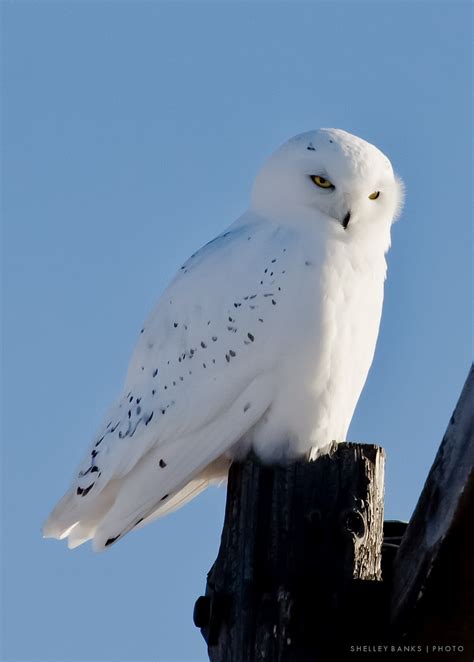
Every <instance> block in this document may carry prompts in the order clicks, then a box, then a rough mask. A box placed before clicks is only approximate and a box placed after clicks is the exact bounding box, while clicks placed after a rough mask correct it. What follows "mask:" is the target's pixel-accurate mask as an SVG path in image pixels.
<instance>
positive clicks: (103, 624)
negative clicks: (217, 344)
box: [2, 0, 472, 661]
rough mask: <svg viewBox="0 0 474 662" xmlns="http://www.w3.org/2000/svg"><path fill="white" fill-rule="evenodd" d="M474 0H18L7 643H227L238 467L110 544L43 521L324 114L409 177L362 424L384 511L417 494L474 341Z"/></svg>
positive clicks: (127, 650) (176, 646) (30, 650)
mask: <svg viewBox="0 0 474 662" xmlns="http://www.w3.org/2000/svg"><path fill="white" fill-rule="evenodd" d="M470 11H471V10H470V6H469V4H467V3H456V2H452V1H450V2H449V3H448V2H446V3H424V2H419V3H408V2H397V3H390V2H386V3H367V4H365V3H359V2H358V3H354V2H348V3H340V4H339V3H306V4H297V3H291V4H290V3H270V2H262V3H258V4H257V3H226V2H222V3H221V4H217V3H200V2H193V3H185V2H177V3H173V4H172V3H160V2H94V1H92V0H91V1H86V0H84V1H83V2H51V3H49V2H41V3H39V2H20V1H18V2H7V1H4V2H3V3H2V14H3V27H2V33H3V34H2V49H3V53H2V56H3V92H2V143H3V146H2V168H3V172H2V193H3V198H2V204H3V209H2V216H3V243H2V245H3V251H4V254H3V266H4V269H5V272H4V278H3V285H4V309H3V339H4V362H3V408H4V421H3V422H4V427H3V442H4V443H3V464H2V467H3V478H2V487H3V517H2V525H3V526H2V528H3V562H2V570H3V594H4V602H3V609H2V616H3V634H4V638H3V647H4V648H3V659H4V660H20V659H21V660H40V659H41V660H63V661H65V660H103V659H111V660H119V659H127V660H145V659H154V660H162V661H164V660H180V661H182V660H200V661H201V660H205V659H207V657H206V650H205V647H204V644H203V641H202V639H201V637H200V634H199V632H198V631H197V630H196V629H195V628H194V626H193V624H192V608H193V604H194V600H195V598H196V597H197V596H199V595H200V594H201V593H202V591H203V589H204V585H205V579H206V573H207V571H208V569H209V568H210V566H211V564H212V562H213V561H214V558H215V556H216V554H217V550H218V544H219V537H220V531H221V524H222V517H223V507H224V502H225V491H224V490H223V489H221V490H217V489H212V490H209V491H207V492H206V493H205V494H204V495H203V496H201V497H200V498H198V499H197V500H195V501H194V502H192V503H191V504H189V505H188V506H187V507H186V508H184V509H183V510H181V511H179V512H177V513H176V514H175V515H173V516H171V517H169V518H166V519H164V520H162V521H160V522H158V523H156V524H154V525H153V526H150V527H147V528H146V529H144V530H143V531H140V532H137V533H136V534H133V535H130V536H128V537H126V538H125V539H124V540H123V541H122V542H120V544H118V545H116V546H114V548H112V549H111V550H110V551H108V552H107V553H105V554H101V555H97V554H93V553H92V551H91V550H90V548H89V546H83V547H81V548H79V549H78V550H76V551H75V552H70V551H68V550H67V549H66V547H65V546H64V544H61V543H55V542H52V541H43V540H42V539H41V535H40V527H41V523H42V521H43V519H44V517H45V516H46V515H47V513H48V512H49V510H50V508H51V507H52V505H53V504H54V502H55V500H56V499H57V498H58V497H59V496H60V495H61V494H62V492H63V491H64V490H65V489H66V488H67V486H68V483H69V480H70V478H71V476H72V472H73V470H74V469H75V467H76V464H77V463H78V461H79V460H80V458H81V456H82V454H83V452H84V451H85V449H86V446H87V444H88V443H89V440H90V437H91V435H92V434H93V432H94V431H95V427H96V426H97V424H98V423H99V422H100V419H101V415H102V414H103V413H104V410H105V409H106V407H107V406H108V404H109V403H110V401H111V400H112V399H113V398H114V397H115V396H116V395H117V394H118V392H119V389H120V385H121V380H122V379H123V377H124V372H125V369H126V366H127V362H128V357H129V355H130V352H131V349H132V347H133V344H134V341H135V339H136V337H137V332H138V330H139V329H140V327H141V323H142V321H143V320H144V319H145V317H146V316H147V314H148V311H149V309H150V308H151V306H152V305H153V303H154V301H156V299H157V297H158V295H159V294H160V292H161V290H162V289H163V287H164V286H165V285H166V284H167V282H168V281H169V279H170V278H171V276H172V275H173V274H174V271H175V270H176V268H177V267H178V266H179V265H180V264H181V263H182V261H183V260H184V259H185V258H186V257H188V256H189V254H190V253H192V252H193V251H194V250H195V249H196V248H198V247H199V246H200V245H202V244H203V243H205V242H206V241H208V240H209V239H211V238H212V237H213V236H214V235H215V234H216V233H217V232H219V231H220V230H221V229H222V228H223V227H225V226H226V225H228V224H229V223H230V222H231V221H233V220H234V219H235V218H236V217H237V215H239V214H240V213H241V212H242V211H243V210H244V209H245V207H246V205H247V200H248V196H249V189H250V186H251V182H252V179H253V176H254V174H255V172H256V170H257V168H258V167H259V165H260V163H261V162H262V160H263V159H264V157H265V156H266V155H267V154H268V153H269V152H271V151H272V150H273V149H274V148H275V147H276V146H277V145H278V144H280V143H281V142H283V141H284V140H285V139H286V138H288V137H290V136H291V135H294V134H296V133H299V132H301V131H304V130H308V129H311V128H316V127H320V126H323V127H324V126H326V127H328V126H335V127H341V128H345V129H346V130H348V131H351V132H353V133H356V134H358V135H360V136H362V137H364V138H365V139H367V140H369V141H371V142H374V143H375V144H376V145H377V146H379V147H380V148H381V149H382V150H383V151H385V152H386V153H387V154H388V155H389V156H390V158H391V160H392V162H393V164H394V167H395V168H396V170H397V171H398V173H399V174H400V175H401V176H402V178H403V179H404V181H405V183H406V189H407V199H406V206H405V212H404V214H403V216H402V218H401V220H400V221H399V222H398V223H397V224H396V226H395V227H394V230H393V247H392V250H391V252H390V254H389V278H388V282H387V287H386V300H385V309H384V316H383V322H382V328H381V333H380V337H379V343H378V348H377V353H376V357H375V361H374V364H373V367H372V371H371V373H370V376H369V379H368V382H367V385H366V388H365V390H364V393H363V395H362V397H361V400H360V402H359V406H358V409H357V412H356V414H355V417H354V420H353V423H352V426H351V430H350V434H349V437H350V439H351V440H353V441H366V442H376V443H379V444H381V445H383V446H384V447H385V449H386V451H387V455H388V464H387V472H386V480H387V490H386V516H387V517H389V518H399V519H406V518H408V517H409V516H410V513H411V511H412V509H413V507H414V505H415V503H416V500H417V497H418V495H419V492H420V490H421V487H422V485H423V481H424V478H425V476H426V474H427V471H428V469H429V467H430V464H431V462H432V460H433V458H434V455H435V453H436V450H437V447H438V445H439V443H440V440H441V438H442V435H443V433H444V430H445V428H446V425H447V422H448V420H449V417H450V415H451V412H452V409H453V406H454V404H455V402H456V400H457V398H458V395H459V393H460V391H461V388H462V385H463V383H464V379H465V377H466V375H467V372H468V368H469V364H470V360H471V354H472V352H471V328H472V321H471V301H472V292H471V220H470V219H471V206H470V200H471V198H470V187H471V177H472V171H471V161H470V136H471V132H472V126H471V120H470V113H471V109H470V92H469V91H470V76H471V71H470V61H469V48H470V46H469V44H470Z"/></svg>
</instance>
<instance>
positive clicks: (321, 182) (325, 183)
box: [311, 175, 334, 188]
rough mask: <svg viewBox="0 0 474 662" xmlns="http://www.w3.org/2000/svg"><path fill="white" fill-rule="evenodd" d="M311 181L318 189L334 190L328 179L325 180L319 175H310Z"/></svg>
mask: <svg viewBox="0 0 474 662" xmlns="http://www.w3.org/2000/svg"><path fill="white" fill-rule="evenodd" d="M311 181H312V182H313V183H314V184H316V186H319V188H334V184H333V183H332V182H330V181H329V179H325V178H324V177H320V176H319V175H311Z"/></svg>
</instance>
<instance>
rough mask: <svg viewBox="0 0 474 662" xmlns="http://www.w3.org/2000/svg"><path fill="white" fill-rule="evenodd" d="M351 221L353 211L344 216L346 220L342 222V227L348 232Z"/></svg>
mask: <svg viewBox="0 0 474 662" xmlns="http://www.w3.org/2000/svg"><path fill="white" fill-rule="evenodd" d="M350 220H351V210H350V209H349V211H348V212H347V214H346V215H345V216H344V219H343V221H342V227H343V228H344V230H347V226H348V225H349V221H350Z"/></svg>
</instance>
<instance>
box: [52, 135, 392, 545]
mask: <svg viewBox="0 0 474 662" xmlns="http://www.w3.org/2000/svg"><path fill="white" fill-rule="evenodd" d="M402 198H403V188H402V185H401V182H400V180H399V179H398V178H397V177H396V176H395V175H394V173H393V170H392V166H391V164H390V161H389V160H388V159H387V157H386V156H385V155H384V154H382V152H380V151H379V150H378V149H377V148H376V147H374V146H373V145H371V144H369V143H367V142H365V141H364V140H362V139H360V138H358V137H356V136H353V135H351V134H349V133H347V132H345V131H342V130H340V129H321V130H318V131H310V132H308V133H304V134H300V135H298V136H296V137H294V138H292V139H291V140H289V141H288V142H286V143H285V144H283V145H282V146H281V147H280V148H279V149H278V150H277V151H276V152H275V153H274V154H273V155H272V156H271V157H270V158H269V159H268V161H267V162H266V163H265V164H264V166H263V168H262V169H261V171H260V173H259V174H258V176H257V178H256V181H255V184H254V189H253V193H252V200H251V205H250V207H249V209H248V210H247V211H246V212H245V213H244V214H243V215H242V216H241V217H240V218H239V219H237V220H236V221H235V222H234V223H233V224H232V225H231V226H230V227H228V228H227V229H226V230H225V231H224V232H223V233H222V234H220V235H219V236H217V237H216V238H215V239H214V240H212V241H211V242H209V243H208V244H207V245H206V246H204V247H203V248H201V249H200V250H199V251H198V252H197V253H195V254H194V255H193V256H192V257H191V258H190V259H189V260H188V261H187V262H186V263H185V264H184V265H183V266H182V267H181V269H180V270H179V272H178V274H177V275H176V277H175V278H174V280H173V281H172V282H171V284H170V285H169V286H168V288H167V289H166V290H165V291H164V293H163V294H162V296H161V298H160V300H159V301H158V304H157V305H156V308H155V310H154V311H153V312H152V314H151V316H150V317H149V319H148V321H147V322H146V323H145V325H144V328H143V330H142V332H141V334H140V337H139V340H138V343H137V346H136V348H135V351H134V353H133V357H132V360H131V363H130V366H129V370H128V374H127V377H126V380H125V386H124V388H123V392H122V394H121V395H120V397H119V398H118V400H117V402H116V403H115V404H114V405H113V407H112V408H111V409H110V411H109V412H108V414H107V416H106V417H105V419H104V423H103V426H101V428H100V430H99V433H98V435H97V436H96V437H95V438H94V440H93V442H92V445H91V447H90V449H89V451H88V453H87V455H86V457H85V459H84V462H83V463H82V465H81V466H80V468H79V470H78V473H77V474H76V477H75V479H74V481H73V484H72V486H71V488H70V490H69V491H68V492H67V493H66V494H65V496H64V497H63V498H62V499H61V501H60V502H59V503H58V505H57V506H56V508H55V509H54V510H53V512H52V513H51V515H50V516H49V518H48V520H47V522H46V523H45V526H44V535H45V537H54V538H59V539H63V538H68V545H69V547H71V548H72V547H76V546H78V545H80V544H82V543H83V542H85V541H86V540H89V539H92V541H93V548H94V549H95V550H102V549H104V548H106V547H108V546H109V545H110V544H112V543H113V542H115V541H116V540H117V539H119V538H121V537H123V536H124V535H125V534H126V533H128V532H129V531H130V530H132V529H134V528H140V527H142V526H144V525H145V524H147V523H149V522H150V521H152V520H153V519H155V518H157V517H161V516H162V515H165V514H167V513H169V512H171V511H172V510H174V509H176V508H178V507H180V506H182V505H183V504H184V503H186V502H187V501H189V500H190V499H191V498H193V497H194V496H196V495H197V494H198V493H199V492H201V491H202V490H203V489H204V488H206V487H207V486H208V485H209V484H210V483H212V482H215V481H220V480H222V479H223V478H225V477H226V475H227V471H228V467H229V464H230V462H231V461H232V459H233V458H235V457H240V456H242V455H244V454H245V453H246V452H248V450H249V449H250V448H253V449H254V451H255V452H256V453H257V454H258V455H259V456H260V457H262V458H263V459H264V460H267V461H281V460H285V459H290V458H294V457H297V456H299V455H301V454H304V453H308V452H313V453H315V452H316V451H317V449H318V448H321V447H322V446H325V445H326V444H328V443H329V442H330V441H332V440H336V441H343V440H345V438H346V434H347V430H348V427H349V424H350V421H351V418H352V415H353V413H354V409H355V406H356V404H357V400H358V398H359V395H360V393H361V390H362V388H363V386H364V383H365V380H366V377H367V373H368V370H369V368H370V365H371V363H372V359H373V355H374V350H375V344H376V340H377V335H378V330H379V323H380V316H381V311H382V302H383V288H384V281H385V276H386V261H385V254H386V252H387V251H388V249H389V246H390V228H391V224H392V222H393V221H394V219H395V218H396V216H397V214H398V213H399V211H400V209H401V205H402Z"/></svg>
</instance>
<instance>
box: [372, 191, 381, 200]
mask: <svg viewBox="0 0 474 662" xmlns="http://www.w3.org/2000/svg"><path fill="white" fill-rule="evenodd" d="M379 195H380V191H374V192H373V193H371V194H370V195H369V200H377V198H378V197H379Z"/></svg>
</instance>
